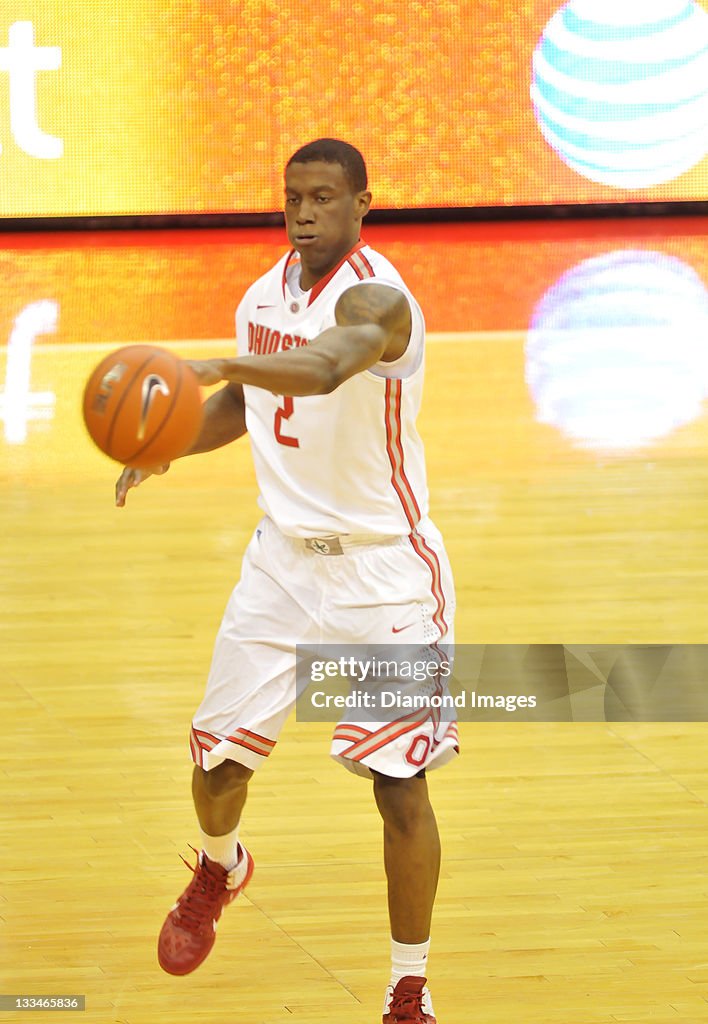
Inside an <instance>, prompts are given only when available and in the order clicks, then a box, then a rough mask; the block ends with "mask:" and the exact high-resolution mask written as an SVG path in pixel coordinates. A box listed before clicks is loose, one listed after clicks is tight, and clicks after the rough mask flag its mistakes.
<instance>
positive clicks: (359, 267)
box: [348, 252, 375, 281]
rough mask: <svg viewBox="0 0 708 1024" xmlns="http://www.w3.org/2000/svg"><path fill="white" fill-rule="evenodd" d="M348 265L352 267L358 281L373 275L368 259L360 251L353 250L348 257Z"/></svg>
mask: <svg viewBox="0 0 708 1024" xmlns="http://www.w3.org/2000/svg"><path fill="white" fill-rule="evenodd" d="M348 262H349V266H350V267H351V268H352V270H353V271H354V273H355V274H356V276H357V277H358V278H359V280H360V281H363V280H364V279H365V278H369V277H374V276H375V275H374V271H373V269H372V266H371V264H370V263H369V261H368V260H367V259H366V258H365V257H364V256H362V254H361V253H360V252H354V253H352V255H351V256H350V257H349V260H348Z"/></svg>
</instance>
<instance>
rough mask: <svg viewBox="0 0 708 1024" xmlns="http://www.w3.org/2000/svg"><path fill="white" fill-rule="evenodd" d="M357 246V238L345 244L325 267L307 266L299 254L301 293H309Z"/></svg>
mask: <svg viewBox="0 0 708 1024" xmlns="http://www.w3.org/2000/svg"><path fill="white" fill-rule="evenodd" d="M358 244H359V238H358V237H357V238H355V239H354V241H353V242H347V244H346V245H345V246H344V247H343V248H341V249H339V250H338V251H337V255H336V256H333V257H332V258H331V259H330V260H328V262H327V264H326V266H324V267H323V266H321V265H318V266H308V265H307V263H306V262H305V257H303V254H302V253H300V268H301V269H300V287H301V288H302V290H303V291H305V292H309V290H310V289H311V288H314V286H315V285H316V284H317V283H318V282H319V281H321V280H322V278H324V277H327V275H328V274H331V273H332V271H333V270H334V269H335V267H337V266H338V265H339V264H340V263H341V262H342V261H343V260H344V258H345V256H346V255H347V254H348V253H350V252H351V251H352V249H353V248H354V247H355V246H356V245H358Z"/></svg>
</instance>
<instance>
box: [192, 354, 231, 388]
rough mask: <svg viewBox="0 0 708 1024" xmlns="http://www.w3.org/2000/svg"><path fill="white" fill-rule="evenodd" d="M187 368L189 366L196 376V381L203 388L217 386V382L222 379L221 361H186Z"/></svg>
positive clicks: (222, 363) (222, 364)
mask: <svg viewBox="0 0 708 1024" xmlns="http://www.w3.org/2000/svg"><path fill="white" fill-rule="evenodd" d="M186 362H187V366H189V367H190V368H191V369H192V370H193V372H194V373H195V374H196V376H197V380H198V381H199V383H200V384H203V385H204V387H210V385H212V384H218V383H219V381H221V380H223V379H224V373H223V369H224V360H223V359H187V360H186Z"/></svg>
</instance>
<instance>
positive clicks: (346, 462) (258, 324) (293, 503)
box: [236, 242, 428, 537]
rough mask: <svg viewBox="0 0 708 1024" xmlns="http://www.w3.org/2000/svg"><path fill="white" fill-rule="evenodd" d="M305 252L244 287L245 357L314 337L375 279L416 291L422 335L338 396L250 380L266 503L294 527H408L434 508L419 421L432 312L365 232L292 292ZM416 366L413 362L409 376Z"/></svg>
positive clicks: (391, 531)
mask: <svg viewBox="0 0 708 1024" xmlns="http://www.w3.org/2000/svg"><path fill="white" fill-rule="evenodd" d="M298 260H299V256H298V254H297V253H295V252H294V251H291V252H290V253H288V254H287V255H286V256H284V257H283V259H282V260H280V261H279V262H278V263H277V264H276V265H275V267H273V269H272V270H270V271H268V273H267V274H264V275H263V277H261V278H260V279H259V280H258V281H256V282H255V284H253V285H252V286H251V287H250V288H249V289H248V291H247V292H246V294H245V295H244V297H243V300H242V301H241V303H240V305H239V307H238V310H237V313H236V338H237V345H238V354H239V355H240V356H241V355H269V354H271V353H273V352H282V351H287V350H288V349H291V348H296V347H299V346H301V345H307V344H308V343H309V342H310V341H312V340H313V339H314V338H316V337H317V335H318V334H320V333H321V332H322V331H324V330H325V329H326V328H328V327H333V326H334V325H335V324H336V320H335V315H334V310H335V306H336V303H337V300H338V299H339V297H340V295H341V294H342V292H344V291H346V290H347V289H348V288H351V287H352V286H353V285H357V286H361V287H367V284H366V282H369V281H370V282H373V283H378V284H386V285H390V286H391V287H394V288H397V289H399V290H400V291H402V292H403V293H404V294H405V295H406V297H407V299H408V301H409V303H410V307H411V319H412V330H411V338H410V341H409V343H408V349H407V351H406V352H405V353H404V355H403V356H402V357H401V359H400V360H396V362H392V363H383V362H382V363H378V364H377V365H376V366H375V367H372V368H371V369H370V370H366V371H364V372H362V373H357V374H355V375H354V376H353V377H351V378H349V380H346V381H345V382H344V383H343V384H341V385H340V386H339V387H338V388H337V389H336V390H335V391H333V392H332V393H331V394H329V395H308V396H306V397H296V398H288V397H283V396H281V395H273V394H271V392H270V391H266V390H264V389H263V388H257V387H253V386H251V385H244V389H243V390H244V394H245V398H246V424H247V427H248V436H249V438H250V442H251V447H252V451H253V460H254V463H255V468H256V477H257V479H258V485H259V488H260V497H259V499H258V501H259V505H260V506H261V508H262V509H263V510H264V511H265V513H266V514H267V515H268V516H270V518H271V519H272V520H273V521H274V522H275V524H276V525H277V526H278V528H279V529H280V530H281V531H282V532H283V533H284V534H287V535H289V536H293V537H322V536H329V535H333V534H367V535H368V534H380V535H386V536H394V535H403V534H408V533H410V532H411V531H412V530H413V529H414V527H415V526H416V524H417V523H418V520H419V519H421V518H422V517H424V516H426V515H427V513H428V489H427V484H426V477H425V459H424V453H423V445H422V442H421V440H420V437H419V435H418V433H417V431H416V427H415V422H416V417H417V415H418V410H419V408H420V401H421V397H422V388H423V348H424V344H425V322H424V320H423V314H422V312H421V310H420V307H419V306H418V303H417V302H416V301H415V299H414V298H413V296H412V294H411V293H410V292H409V291H408V289H407V288H406V286H405V284H404V283H403V280H402V279H401V277H400V275H399V273H398V271H397V270H396V269H395V267H393V266H392V265H391V263H389V261H388V260H387V259H386V258H385V257H384V256H382V255H381V254H380V253H377V252H374V251H373V250H372V249H370V248H369V247H368V246H367V245H364V243H363V242H359V243H358V244H357V245H356V246H355V247H354V249H352V250H351V252H349V253H347V255H346V256H345V257H344V259H343V260H342V261H341V263H340V264H339V265H338V266H337V267H335V268H334V270H332V271H331V272H330V273H329V274H328V275H327V277H325V278H323V279H322V280H321V281H318V282H317V284H316V285H315V286H314V288H312V290H311V291H310V292H305V293H302V292H298V290H297V288H296V286H294V285H293V288H294V291H291V286H290V284H289V283H288V279H290V280H291V281H292V279H293V278H292V275H293V269H294V264H295V263H296V262H297V261H298ZM295 292H298V293H297V294H295ZM404 366H405V367H406V368H408V367H411V366H412V367H413V369H412V372H410V373H409V374H408V375H407V376H398V377H397V376H396V375H395V374H396V372H397V368H400V369H399V372H400V373H404V372H405V370H404V369H403V367H404ZM384 374H385V376H384Z"/></svg>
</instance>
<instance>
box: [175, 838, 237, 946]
mask: <svg viewBox="0 0 708 1024" xmlns="http://www.w3.org/2000/svg"><path fill="white" fill-rule="evenodd" d="M190 849H191V850H194V853H195V854H196V855H197V863H196V865H195V866H194V867H192V865H191V864H190V863H189V861H188V860H185V858H184V857H182V854H180V859H181V860H182V861H183V862H184V864H186V866H187V867H188V868H189V870H190V871H191V872H192V874H193V875H194V878H193V879H192V881H191V882H190V883H189V885H188V886H187V889H186V890H185V892H184V894H183V895H182V896H181V897H180V900H179V921H180V926H181V927H182V928H185V929H186V930H187V931H190V932H198V931H200V930H201V929H202V928H203V927H204V925H205V924H206V923H207V922H212V921H215V920H217V919H218V918H219V916H220V914H221V897H222V896H223V895H224V892H225V891H226V870H225V868H222V867H221V865H220V864H215V865H213V868H214V869H216V870H213V869H212V868H210V867H209V866H208V865H207V863H206V859H205V858H202V860H200V859H199V851H198V850H196V849H195V848H194V847H193V846H191V845H190ZM222 872H223V874H222Z"/></svg>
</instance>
